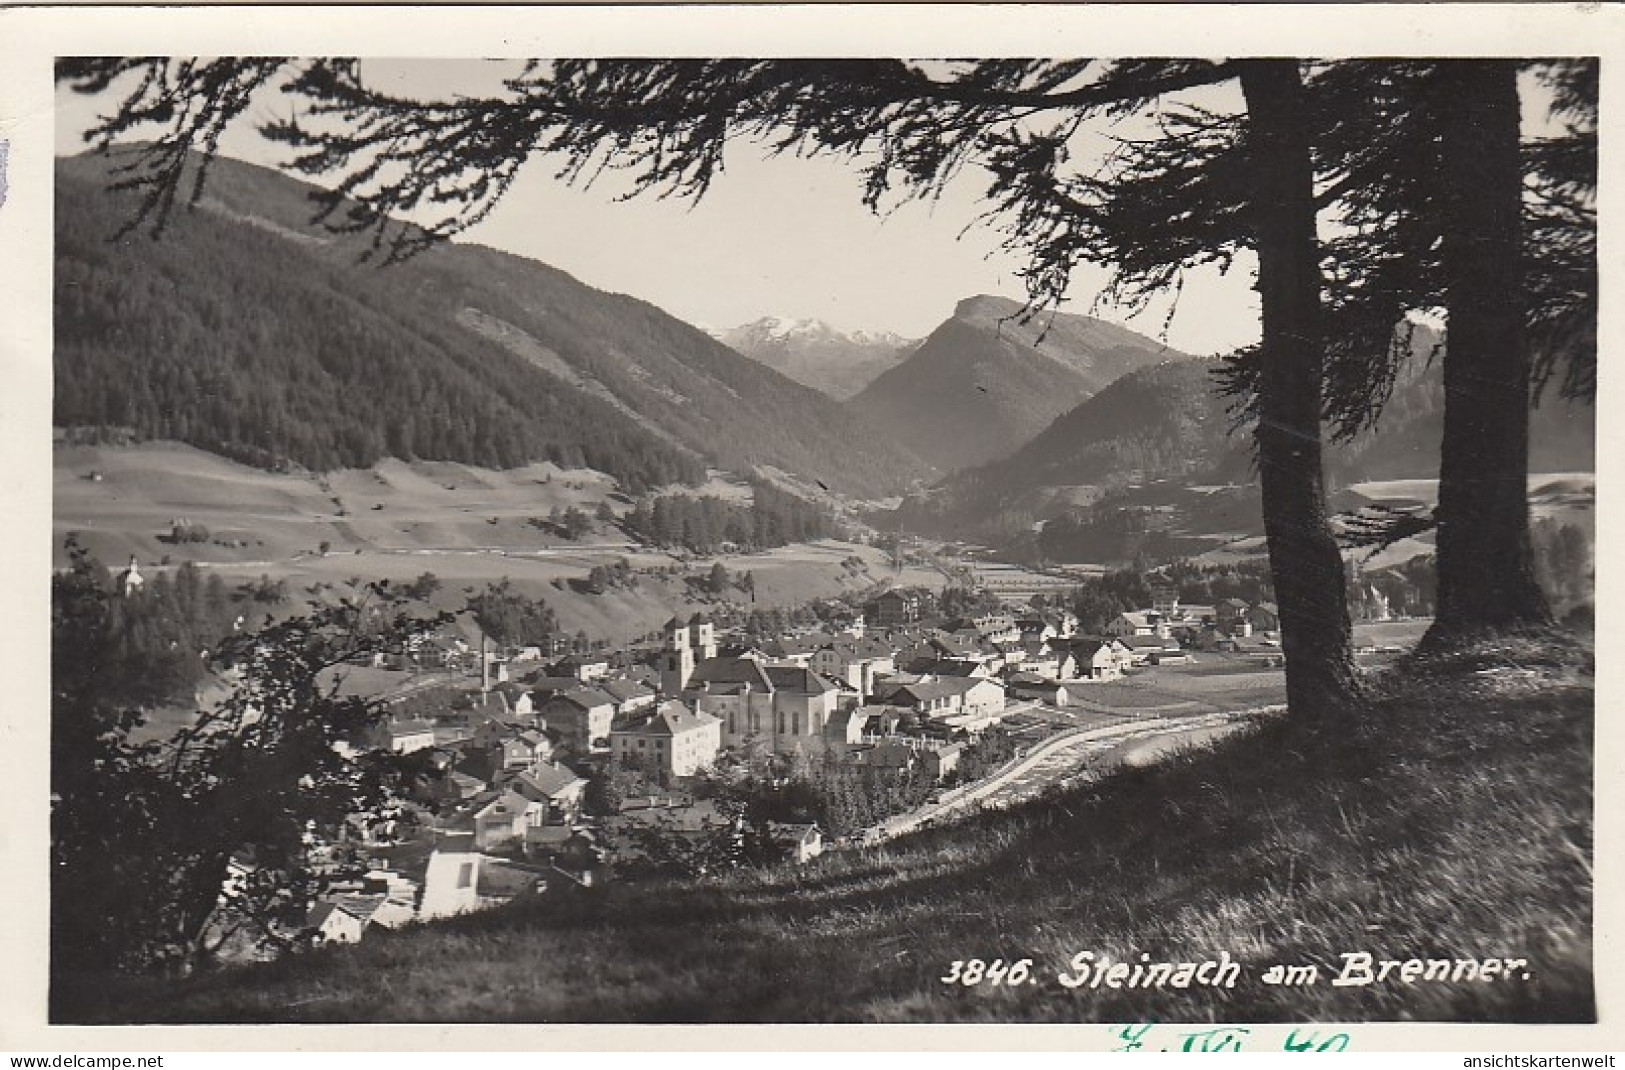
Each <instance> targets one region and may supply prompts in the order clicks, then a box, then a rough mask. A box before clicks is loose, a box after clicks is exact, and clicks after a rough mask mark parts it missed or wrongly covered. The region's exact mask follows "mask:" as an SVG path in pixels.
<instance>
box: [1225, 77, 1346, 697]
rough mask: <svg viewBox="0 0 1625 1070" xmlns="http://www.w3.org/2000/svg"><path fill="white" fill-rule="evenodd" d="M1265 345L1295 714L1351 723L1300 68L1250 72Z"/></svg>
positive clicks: (1270, 484) (1271, 508)
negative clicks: (1328, 477) (1324, 443)
mask: <svg viewBox="0 0 1625 1070" xmlns="http://www.w3.org/2000/svg"><path fill="white" fill-rule="evenodd" d="M1241 86H1242V91H1243V92H1244V93H1245V95H1246V98H1247V111H1248V117H1249V118H1248V122H1249V135H1248V136H1249V140H1250V144H1251V153H1252V169H1253V171H1252V180H1253V188H1254V200H1253V213H1254V214H1253V234H1254V241H1255V245H1256V247H1257V252H1258V293H1259V298H1260V302H1261V306H1262V310H1263V341H1262V345H1261V369H1260V376H1259V382H1258V414H1259V418H1258V430H1257V432H1256V437H1257V442H1258V469H1259V484H1260V489H1261V490H1262V493H1263V500H1264V532H1265V535H1266V536H1267V538H1268V541H1269V555H1270V574H1271V577H1272V579H1273V580H1274V583H1275V599H1276V603H1277V606H1278V608H1279V610H1280V617H1281V647H1282V650H1283V652H1284V653H1285V655H1286V689H1287V705H1288V709H1289V713H1290V716H1292V717H1293V718H1294V719H1296V720H1298V721H1299V722H1300V723H1302V724H1305V725H1307V726H1310V727H1312V728H1316V729H1328V728H1337V727H1340V726H1343V725H1346V724H1347V723H1348V722H1349V720H1350V718H1351V715H1352V714H1353V713H1354V711H1355V710H1356V709H1357V707H1358V705H1359V687H1358V684H1357V681H1356V678H1355V672H1354V652H1353V641H1352V634H1351V630H1350V625H1349V615H1348V605H1347V592H1346V589H1345V584H1344V574H1343V559H1342V556H1341V554H1340V553H1339V552H1338V548H1337V543H1336V540H1335V539H1334V538H1333V536H1332V531H1331V527H1330V525H1329V523H1328V520H1327V513H1326V491H1325V482H1324V476H1323V473H1322V470H1321V456H1320V454H1321V449H1320V414H1321V378H1322V362H1323V359H1324V356H1323V351H1322V336H1321V331H1322V327H1321V311H1320V300H1321V287H1322V282H1321V274H1320V263H1319V258H1318V255H1317V254H1318V250H1319V245H1318V242H1317V239H1316V235H1315V202H1314V169H1313V164H1312V162H1311V158H1310V154H1309V133H1308V128H1307V122H1306V117H1305V114H1304V100H1303V97H1304V91H1303V84H1302V80H1301V78H1300V76H1299V72H1298V65H1297V63H1296V62H1295V61H1291V60H1257V61H1252V62H1248V63H1246V64H1245V65H1244V70H1243V73H1242V76H1241Z"/></svg>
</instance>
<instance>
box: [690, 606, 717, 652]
mask: <svg viewBox="0 0 1625 1070" xmlns="http://www.w3.org/2000/svg"><path fill="white" fill-rule="evenodd" d="M688 642H689V645H690V646H692V647H693V648H694V657H695V659H696V660H698V661H704V660H706V659H707V658H714V657H716V656H717V626H716V625H715V624H712V623H711V621H710V620H708V619H706V618H705V617H702V616H700V615H699V614H698V613H696V614H694V616H693V617H691V618H690V619H689V622H688Z"/></svg>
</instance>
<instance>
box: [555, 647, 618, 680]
mask: <svg viewBox="0 0 1625 1070" xmlns="http://www.w3.org/2000/svg"><path fill="white" fill-rule="evenodd" d="M549 671H550V672H551V673H552V674H553V675H554V676H567V677H569V678H571V679H573V680H575V681H576V682H577V683H582V684H586V683H592V682H594V681H596V680H602V679H603V678H604V677H606V676H608V675H609V655H608V654H603V653H575V654H566V655H565V656H564V657H562V658H560V659H559V660H558V661H555V662H554V663H553V664H552V666H551V667H550V669H549Z"/></svg>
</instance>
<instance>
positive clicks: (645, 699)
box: [594, 677, 657, 720]
mask: <svg viewBox="0 0 1625 1070" xmlns="http://www.w3.org/2000/svg"><path fill="white" fill-rule="evenodd" d="M594 686H596V687H597V688H598V690H600V691H602V692H603V693H604V694H606V695H608V696H609V697H610V698H612V699H614V700H615V717H616V719H617V720H619V719H623V718H629V717H633V716H635V715H637V714H640V713H643V712H645V711H646V710H652V709H654V706H655V700H656V697H657V696H656V694H655V689H654V688H652V687H650V686H648V685H647V684H645V683H643V682H642V681H639V680H629V679H622V678H619V677H615V678H611V679H607V680H599V681H598V682H597V683H596V684H595V685H594Z"/></svg>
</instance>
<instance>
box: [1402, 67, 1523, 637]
mask: <svg viewBox="0 0 1625 1070" xmlns="http://www.w3.org/2000/svg"><path fill="white" fill-rule="evenodd" d="M1517 74H1518V72H1517V64H1516V62H1515V61H1513V60H1462V61H1454V62H1445V63H1442V64H1441V65H1440V79H1441V81H1442V83H1443V84H1442V85H1441V87H1440V89H1441V93H1440V97H1441V99H1443V100H1444V101H1446V102H1447V103H1446V105H1445V106H1446V107H1448V108H1450V109H1451V112H1452V114H1451V116H1450V120H1451V121H1449V122H1447V123H1445V124H1444V128H1445V135H1444V144H1443V162H1444V182H1445V186H1446V189H1447V198H1448V199H1447V202H1446V209H1445V211H1446V216H1445V223H1446V228H1447V229H1446V232H1445V244H1444V250H1443V255H1444V273H1445V280H1444V281H1445V286H1446V298H1445V300H1446V305H1447V312H1448V315H1449V335H1448V337H1447V339H1446V342H1445V354H1444V391H1445V410H1444V443H1443V448H1442V451H1441V455H1440V461H1439V509H1438V518H1439V534H1438V561H1439V605H1438V614H1437V617H1436V619H1435V622H1434V625H1433V628H1432V629H1431V630H1430V631H1429V633H1428V636H1427V643H1428V644H1429V645H1438V644H1440V643H1446V642H1450V641H1452V640H1455V639H1459V638H1463V637H1466V636H1470V635H1473V634H1475V633H1478V632H1481V631H1485V630H1488V629H1497V628H1506V627H1513V626H1517V625H1520V624H1541V623H1545V622H1547V621H1549V620H1550V611H1549V609H1548V608H1547V605H1546V599H1545V596H1544V595H1543V594H1542V593H1541V590H1540V587H1539V585H1538V584H1537V583H1536V581H1535V567H1534V551H1533V548H1532V546H1531V545H1530V539H1529V497H1528V478H1529V353H1528V349H1527V347H1526V345H1525V341H1524V318H1523V311H1524V301H1523V286H1522V274H1521V271H1520V268H1519V256H1520V241H1519V229H1520V215H1521V207H1522V174H1521V171H1520V169H1519V162H1518V118H1519V113H1518V84H1517Z"/></svg>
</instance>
